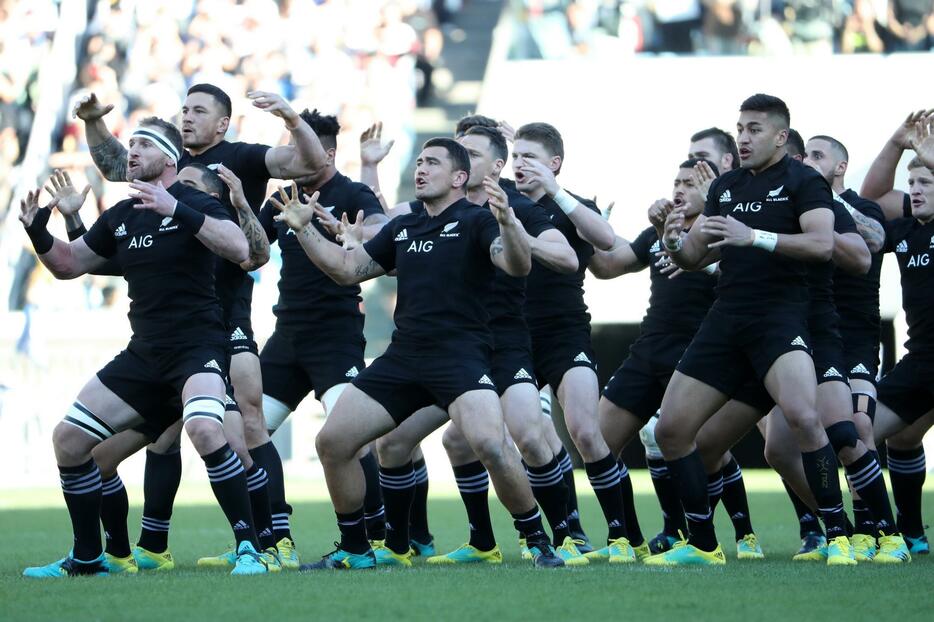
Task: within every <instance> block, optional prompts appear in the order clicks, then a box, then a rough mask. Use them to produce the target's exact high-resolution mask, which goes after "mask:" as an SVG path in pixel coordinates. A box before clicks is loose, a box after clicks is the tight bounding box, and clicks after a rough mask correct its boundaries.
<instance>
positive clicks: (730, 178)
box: [710, 168, 745, 196]
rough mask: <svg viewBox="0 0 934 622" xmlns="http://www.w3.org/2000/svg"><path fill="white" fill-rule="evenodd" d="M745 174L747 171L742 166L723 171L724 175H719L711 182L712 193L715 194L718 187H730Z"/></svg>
mask: <svg viewBox="0 0 934 622" xmlns="http://www.w3.org/2000/svg"><path fill="white" fill-rule="evenodd" d="M743 175H745V171H744V170H743V169H741V168H734V169H733V170H732V171H727V172H725V173H723V174H722V175H720V176H719V177H717V178H716V179H714V180H713V181H712V182H711V183H710V194H711V195H714V193H715V191H716V190H717V189H718V188H723V189H726V188H729V187H730V186H731V185H732V184H734V183H736V181H737V180H738V179H740V178H741V177H742V176H743ZM714 196H716V195H714Z"/></svg>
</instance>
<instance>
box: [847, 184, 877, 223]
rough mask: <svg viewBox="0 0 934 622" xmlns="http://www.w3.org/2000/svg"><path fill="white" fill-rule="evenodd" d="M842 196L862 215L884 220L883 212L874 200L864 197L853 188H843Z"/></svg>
mask: <svg viewBox="0 0 934 622" xmlns="http://www.w3.org/2000/svg"><path fill="white" fill-rule="evenodd" d="M840 196H841V197H843V198H844V199H845V200H846V202H847V203H849V204H850V205H852V206H853V208H854V209H856V210H858V211H859V212H860V213H861V214H863V215H864V216H868V217H869V218H872V219H874V220H878V221H879V222H885V214H884V213H883V212H882V208H881V207H879V204H878V203H876V202H875V201H870V200H869V199H864V198H863V197H861V196H859V195H858V194H856V192H854V191H853V190H844V191H843V193H842V194H841V195H840Z"/></svg>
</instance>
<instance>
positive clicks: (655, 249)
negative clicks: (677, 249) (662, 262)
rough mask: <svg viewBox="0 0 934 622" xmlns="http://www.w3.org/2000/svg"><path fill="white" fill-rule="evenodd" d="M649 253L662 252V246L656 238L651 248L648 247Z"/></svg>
mask: <svg viewBox="0 0 934 622" xmlns="http://www.w3.org/2000/svg"><path fill="white" fill-rule="evenodd" d="M649 252H650V253H660V252H662V246H661V244H659V243H658V240H655V244H653V245H652V248H650V249H649Z"/></svg>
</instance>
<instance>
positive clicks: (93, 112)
mask: <svg viewBox="0 0 934 622" xmlns="http://www.w3.org/2000/svg"><path fill="white" fill-rule="evenodd" d="M111 110H113V104H109V105H107V106H105V105H103V104H101V103H100V102H99V101H98V100H97V95H95V94H94V93H90V94H88V95H85V96H84V97H82V98H81V99H80V100H78V103H77V104H75V109H74V110H73V111H72V115H73V116H75V117H78V118H79V119H81V120H83V121H84V133H85V137H86V138H87V141H88V147H89V148H90V151H91V158H93V160H94V164H95V166H97V169H98V170H99V171H100V172H101V174H102V175H103V176H104V178H105V179H107V180H108V181H126V180H127V177H126V168H127V150H126V147H124V146H123V145H121V144H120V141H119V140H117V139H116V138H115V137H114V135H113V134H111V133H110V130H108V129H107V124H106V123H104V116H105V115H106V114H107V113H108V112H110V111H111Z"/></svg>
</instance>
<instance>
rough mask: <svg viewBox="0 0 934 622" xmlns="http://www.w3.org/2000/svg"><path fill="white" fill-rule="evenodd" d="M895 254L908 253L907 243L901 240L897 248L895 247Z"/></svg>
mask: <svg viewBox="0 0 934 622" xmlns="http://www.w3.org/2000/svg"><path fill="white" fill-rule="evenodd" d="M895 252H896V253H907V252H908V242H906V241H905V240H902V241H901V242H899V243H898V246H896V247H895Z"/></svg>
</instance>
